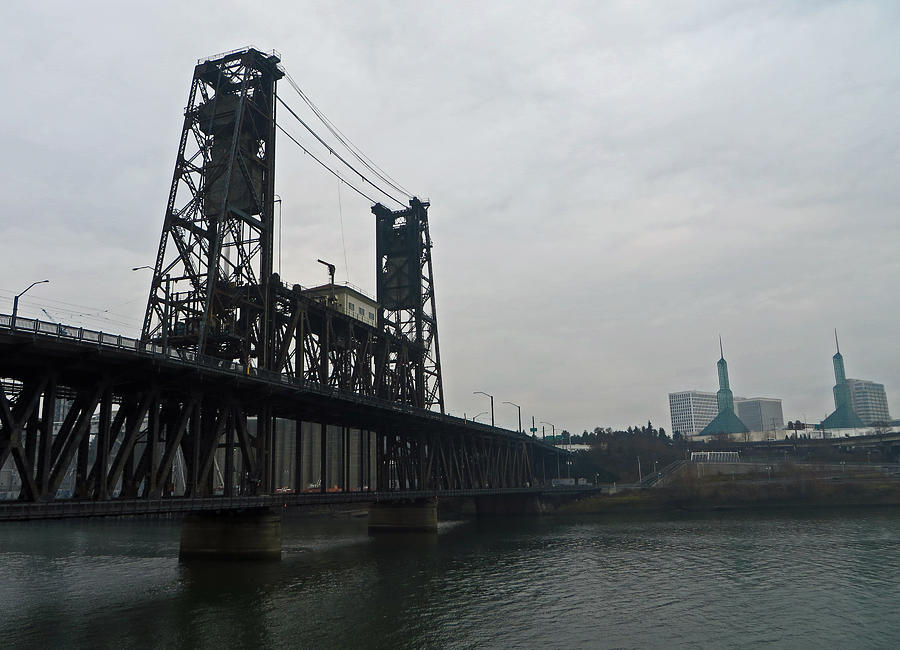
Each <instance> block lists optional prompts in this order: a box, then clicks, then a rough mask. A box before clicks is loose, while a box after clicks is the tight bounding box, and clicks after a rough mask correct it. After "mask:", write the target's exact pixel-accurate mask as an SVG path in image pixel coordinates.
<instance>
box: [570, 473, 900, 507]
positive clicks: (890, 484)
mask: <svg viewBox="0 0 900 650" xmlns="http://www.w3.org/2000/svg"><path fill="white" fill-rule="evenodd" d="M869 506H900V482H898V481H896V480H885V479H877V478H876V479H852V480H833V479H810V478H807V477H798V478H796V479H795V480H781V481H775V480H772V481H726V480H721V481H690V480H681V481H678V482H674V483H672V484H670V485H667V486H665V487H659V488H653V489H646V490H629V491H625V492H620V493H618V494H613V495H596V496H591V497H587V498H585V499H581V500H579V501H573V502H570V503H565V504H561V505H560V506H559V507H558V508H557V509H556V512H557V513H559V514H579V513H580V514H598V513H621V512H665V511H706V510H732V509H767V508H802V507H805V508H828V507H869Z"/></svg>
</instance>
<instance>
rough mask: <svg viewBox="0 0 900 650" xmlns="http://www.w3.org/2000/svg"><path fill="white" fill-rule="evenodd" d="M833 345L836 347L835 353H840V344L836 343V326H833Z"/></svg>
mask: <svg viewBox="0 0 900 650" xmlns="http://www.w3.org/2000/svg"><path fill="white" fill-rule="evenodd" d="M834 347H836V348H837V353H838V354H840V353H841V344H840V343H838V337H837V328H836V327H835V328H834Z"/></svg>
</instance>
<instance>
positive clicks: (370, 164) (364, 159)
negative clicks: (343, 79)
mask: <svg viewBox="0 0 900 650" xmlns="http://www.w3.org/2000/svg"><path fill="white" fill-rule="evenodd" d="M284 76H285V78H286V79H287V80H288V83H289V84H290V85H291V87H292V88H293V89H294V91H295V92H296V93H297V94H298V95H300V98H301V99H302V100H303V101H304V103H306V105H307V106H309V109H310V110H311V111H312V112H313V113H314V114H315V115H316V117H318V118H319V120H320V121H321V122H322V124H324V125H325V128H327V129H328V130H329V131H330V132H331V134H332V135H333V136H334V137H335V138H337V140H338V141H339V142H340V143H341V144H343V145H344V146H345V147H346V148H347V150H348V151H350V153H351V154H352V155H353V156H354V157H355V158H356V159H357V160H359V161H360V162H361V163H362V164H363V165H365V166H366V167H367V168H368V169H369V170H370V171H371V172H372V173H373V174H375V175H376V176H378V178H380V179H381V180H383V181H384V182H385V183H387V184H388V185H390V186H391V187H392V188H394V189H395V190H397V191H398V192H400V193H401V194H403V195H405V196H406V197H407V198H412V193H410V192H409V191H408V190H406V189H404V188H403V186H402V185H400V184H399V183H398V182H397V181H395V180H394V179H393V178H392V177H391V176H390V175H389V174H387V172H385V171H384V170H383V169H382V168H381V167H379V166H378V165H377V164H376V163H375V161H374V160H372V159H371V158H369V157H368V156H367V155H366V154H365V153H363V151H362V150H361V149H360V148H359V147H357V146H356V145H355V144H354V143H353V142H352V141H351V140H350V138H348V137H347V136H346V135H344V133H343V132H342V131H341V130H340V129H339V128H338V127H337V126H335V125H334V123H332V122H331V120H329V119H328V117H327V116H326V115H325V114H324V113H323V112H322V111H321V109H319V107H318V106H316V105H315V103H313V101H312V100H311V99H310V98H309V96H308V95H307V94H306V93H305V92H303V89H302V88H300V86H299V85H298V84H297V82H296V81H294V78H293V77H291V75H290V73H288V72H287V70H284Z"/></svg>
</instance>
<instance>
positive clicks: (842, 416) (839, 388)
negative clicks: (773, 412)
mask: <svg viewBox="0 0 900 650" xmlns="http://www.w3.org/2000/svg"><path fill="white" fill-rule="evenodd" d="M834 345H835V348H836V349H837V352H835V354H834V356H833V357H831V363H832V365H834V388H833V389H832V392H833V393H834V413H832V414H831V415H829V416H828V417H827V418H825V419H824V420H822V424H820V425H819V427H820V428H822V429H855V428H857V427H861V426H863V423H862V420H860V419H859V416H858V415H857V414H856V412H855V411H854V410H853V402H852V400H851V398H850V386H849V385H848V384H847V373H846V372H845V371H844V357H843V356H841V346H840V344H839V343H838V336H837V330H834ZM885 401H887V400H886V399H885Z"/></svg>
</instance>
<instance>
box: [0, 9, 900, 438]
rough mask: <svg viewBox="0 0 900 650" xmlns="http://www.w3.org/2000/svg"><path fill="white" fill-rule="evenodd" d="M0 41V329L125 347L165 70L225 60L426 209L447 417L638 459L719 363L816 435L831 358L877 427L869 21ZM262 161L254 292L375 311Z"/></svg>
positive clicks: (883, 90) (878, 74) (491, 25)
mask: <svg viewBox="0 0 900 650" xmlns="http://www.w3.org/2000/svg"><path fill="white" fill-rule="evenodd" d="M213 9H215V11H213ZM0 21H3V23H4V24H5V25H8V26H9V27H10V29H8V30H7V32H8V33H9V38H8V39H7V40H6V41H5V42H4V44H2V45H0V48H2V51H3V56H4V57H5V60H7V61H9V62H10V63H11V65H9V66H7V72H6V79H5V80H6V84H7V88H9V89H11V90H10V91H9V92H10V94H9V97H10V100H9V101H7V102H5V104H4V108H3V118H4V119H3V120H0V142H2V145H3V150H4V152H6V154H7V155H6V156H4V157H3V159H2V160H0V191H2V196H3V197H4V202H5V206H4V208H5V209H4V211H3V215H4V216H3V217H0V218H2V226H3V232H4V237H3V240H2V244H0V253H2V256H3V260H4V271H5V273H4V278H5V279H4V281H3V282H2V286H0V289H3V290H6V291H7V293H0V300H2V299H3V297H4V296H6V295H8V294H9V295H11V293H10V292H12V291H13V290H18V288H19V287H22V286H26V285H27V283H29V282H30V281H31V280H32V279H34V278H35V277H38V276H44V275H47V276H52V279H53V283H52V284H51V285H47V286H46V287H43V288H42V292H41V294H40V295H38V294H37V293H35V295H34V296H30V298H29V300H30V302H29V303H28V304H23V309H25V310H28V309H30V310H32V312H39V310H40V308H41V307H42V306H44V307H46V306H47V305H49V304H50V303H46V304H42V303H41V302H40V299H41V297H43V298H45V299H47V300H57V301H68V302H73V303H78V304H81V305H87V306H93V307H96V311H97V312H102V310H103V309H105V308H107V307H109V306H110V305H123V306H122V307H121V308H120V309H122V310H124V311H125V312H127V313H125V314H122V317H123V318H122V320H121V322H134V323H139V322H140V320H141V317H142V309H143V300H142V299H138V298H142V297H143V292H146V285H145V283H146V279H147V278H145V277H142V276H140V274H132V273H131V272H130V271H129V269H130V267H131V266H138V265H140V264H145V263H148V262H149V261H150V260H152V259H153V256H154V255H155V252H156V246H157V244H158V237H159V230H160V227H161V222H162V215H163V211H164V208H165V199H166V195H167V193H168V187H169V183H170V181H171V174H172V162H173V160H174V156H175V152H176V148H177V139H178V134H179V130H180V128H181V111H182V110H183V107H184V103H185V101H186V97H187V91H188V84H189V81H190V76H191V73H192V67H193V65H194V62H195V60H196V59H197V58H198V57H200V56H204V55H207V54H212V53H214V52H218V51H224V50H228V49H231V48H234V47H239V46H241V45H244V44H247V43H254V44H256V45H257V46H259V47H261V48H263V49H271V48H276V49H278V50H279V51H280V52H281V53H282V57H283V61H284V64H285V66H286V67H287V69H288V70H289V71H290V72H291V74H292V75H293V76H294V78H295V79H297V80H298V82H299V83H300V84H301V86H302V87H303V88H304V89H305V90H306V92H307V93H308V94H309V95H310V96H311V97H312V98H313V99H314V101H316V102H317V104H318V105H319V106H320V107H321V108H322V109H323V110H324V111H325V112H326V114H327V115H328V116H329V117H330V118H331V119H332V121H334V122H335V123H336V124H337V125H338V126H339V127H340V128H341V129H342V130H343V131H344V132H345V133H347V134H348V135H350V137H351V138H352V139H353V140H354V142H356V143H357V144H358V145H359V146H360V147H361V148H362V149H363V150H364V151H365V152H366V153H368V154H369V155H370V156H372V157H373V158H374V159H375V160H376V161H377V162H378V163H379V164H380V165H382V166H383V167H384V168H385V169H387V170H388V171H389V172H390V173H391V174H392V175H393V176H394V177H396V178H397V179H399V180H400V181H401V182H402V183H403V184H404V185H406V186H407V187H409V188H410V189H412V190H414V191H415V192H417V193H419V194H420V195H422V196H427V197H430V198H431V200H432V209H431V227H432V235H433V237H434V240H435V246H436V247H435V250H434V257H435V265H436V266H435V275H436V294H437V301H438V315H439V322H440V337H441V350H442V353H443V362H444V363H443V365H444V375H445V384H446V393H447V401H448V406H449V408H450V409H451V410H452V411H454V412H463V411H466V412H470V413H471V412H473V411H474V412H478V411H479V410H483V409H481V408H480V406H482V404H481V402H479V401H478V399H477V397H476V396H473V395H471V393H472V391H473V390H486V391H488V392H493V393H494V394H496V395H497V398H498V400H502V399H509V400H512V401H516V402H518V403H520V404H522V406H523V415H525V417H526V418H527V417H530V415H531V414H536V415H538V416H539V417H538V419H539V420H549V421H553V422H554V423H556V424H557V425H558V427H566V428H569V429H570V430H580V429H582V428H590V427H593V426H595V425H611V426H627V425H628V424H633V423H636V422H641V421H645V420H647V419H648V418H650V419H652V420H653V421H654V422H659V423H663V424H664V426H667V427H668V413H667V397H666V394H667V393H668V392H669V391H674V390H682V389H687V388H700V389H708V390H712V389H714V387H715V368H714V364H715V361H716V358H717V355H716V345H717V341H716V338H717V335H718V334H719V333H720V332H721V333H722V334H723V335H724V337H725V341H726V352H727V353H728V356H729V362H730V369H731V373H732V379H733V384H734V389H735V391H736V392H738V393H740V394H762V395H771V396H776V397H782V398H783V399H784V409H785V416H786V417H787V418H791V419H795V418H796V417H799V416H800V413H801V412H804V411H805V412H806V413H807V415H810V414H812V413H816V414H818V413H824V412H825V411H827V410H828V409H829V408H830V404H831V394H830V384H831V381H832V380H831V376H830V372H831V371H830V359H829V357H830V354H831V347H830V346H831V342H830V341H831V339H830V337H831V328H832V327H834V326H837V327H839V328H840V330H841V334H842V343H844V347H845V348H846V349H845V351H844V352H845V356H846V360H847V367H848V373H849V374H850V375H851V376H857V377H863V378H871V379H874V380H877V381H882V382H884V383H885V384H886V386H887V389H888V398H889V401H890V402H892V403H893V404H894V405H895V406H894V408H895V410H897V409H900V370H898V369H897V368H898V367H900V364H898V363H897V357H896V354H897V353H896V350H897V349H898V346H897V342H898V341H897V335H896V334H895V332H896V325H895V323H896V320H897V318H898V312H900V305H898V298H897V292H896V287H895V284H896V279H897V277H900V268H898V264H900V263H898V261H897V258H896V255H895V253H894V251H895V250H896V248H897V244H898V243H900V224H898V220H897V218H896V206H897V204H898V198H900V196H898V191H900V190H898V184H897V182H896V179H897V176H898V171H900V153H898V152H900V135H898V133H897V130H896V128H894V124H895V122H896V117H895V116H896V115H897V114H898V109H900V92H898V90H900V80H898V76H897V74H896V72H895V71H896V69H897V63H898V46H897V39H896V33H897V30H898V22H900V16H898V9H897V7H896V6H895V5H894V4H893V3H880V2H869V3H853V4H848V3H805V2H777V3H776V2H773V3H756V2H753V3H728V4H727V5H721V6H720V5H718V4H715V3H713V4H710V3H705V2H698V3H688V4H684V3H679V4H678V5H677V6H675V5H668V4H660V3H657V2H647V3H630V2H629V3H577V2H571V3H552V4H551V3H543V2H534V3H525V2H515V3H489V4H487V5H485V4H484V3H474V2H472V3H412V2H373V3H365V4H359V3H343V2H338V3H332V2H309V3H299V5H298V4H297V3H274V2H273V3H266V5H265V6H257V5H248V4H244V3H237V2H235V3H231V4H227V3H226V4H225V5H222V4H221V3H215V4H213V3H203V2H201V3H192V4H191V5H183V4H180V3H165V2H157V3H139V4H132V3H128V4H127V5H125V4H121V3H105V2H85V3H78V4H77V5H71V4H69V3H63V2H57V3H40V4H37V5H33V4H32V5H25V4H13V3H7V4H5V5H3V6H2V7H0ZM281 92H282V96H283V97H284V98H285V100H286V101H289V102H292V101H294V102H296V100H295V98H292V97H291V95H290V92H289V91H288V88H287V86H286V85H285V84H282V91H281ZM277 155H278V177H277V179H278V192H279V194H281V195H282V196H283V197H284V204H283V208H284V213H283V215H284V224H283V233H284V241H283V245H282V257H283V267H284V268H283V275H284V277H286V278H287V279H288V280H289V281H292V282H300V283H302V284H315V283H317V282H319V281H320V280H322V271H321V268H320V267H319V265H317V264H316V262H315V260H316V258H318V257H322V258H324V259H331V260H333V261H342V260H343V259H344V242H346V254H347V258H348V260H349V267H350V269H349V271H350V273H349V275H350V279H351V280H352V281H353V282H354V283H356V284H359V285H361V286H363V287H364V288H368V289H370V290H371V289H374V278H373V275H374V274H373V267H374V250H373V249H374V229H373V221H372V216H371V214H370V212H369V209H368V205H367V203H366V202H365V201H364V200H362V199H360V198H359V197H356V196H354V195H353V193H352V192H351V191H349V190H347V189H346V188H344V189H342V190H341V196H340V203H339V202H338V188H337V181H335V180H334V179H333V178H332V177H329V176H326V175H323V173H322V172H321V170H320V169H318V168H317V166H316V165H315V164H314V163H313V162H312V161H310V160H309V158H308V157H306V156H305V155H304V154H302V152H300V151H299V150H298V149H297V148H296V147H294V146H293V145H291V144H290V143H288V142H287V141H285V140H284V139H282V141H280V142H279V145H278V154H277ZM341 222H343V237H342V236H341ZM340 266H342V263H341V264H339V267H340ZM342 273H344V275H347V270H346V269H343V268H341V269H340V270H339V272H338V275H339V277H340V276H341V274H342ZM91 313H94V312H91ZM810 417H812V416H811V415H810ZM500 418H501V416H500V412H499V411H498V422H499V423H501V424H506V425H508V426H513V425H514V418H515V412H514V409H510V412H509V413H504V415H503V416H502V418H506V419H505V420H504V419H500Z"/></svg>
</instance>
